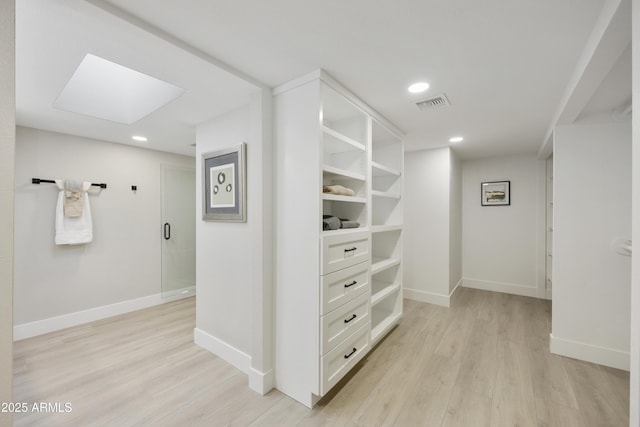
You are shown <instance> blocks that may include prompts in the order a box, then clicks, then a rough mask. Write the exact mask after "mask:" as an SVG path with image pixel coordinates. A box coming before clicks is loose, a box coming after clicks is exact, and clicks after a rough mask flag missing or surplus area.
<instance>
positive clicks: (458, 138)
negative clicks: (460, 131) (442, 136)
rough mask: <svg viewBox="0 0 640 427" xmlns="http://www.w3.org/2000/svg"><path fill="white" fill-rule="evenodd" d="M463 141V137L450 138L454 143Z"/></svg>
mask: <svg viewBox="0 0 640 427" xmlns="http://www.w3.org/2000/svg"><path fill="white" fill-rule="evenodd" d="M462 141H464V138H463V137H461V136H454V137H453V138H449V142H453V143H456V142H462Z"/></svg>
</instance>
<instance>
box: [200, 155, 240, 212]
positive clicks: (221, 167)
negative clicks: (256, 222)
mask: <svg viewBox="0 0 640 427" xmlns="http://www.w3.org/2000/svg"><path fill="white" fill-rule="evenodd" d="M246 146H247V144H245V143H242V144H240V145H236V146H234V147H230V148H226V149H223V150H216V151H210V152H208V153H204V154H203V155H202V193H203V194H202V219H203V220H205V221H227V222H245V221H246V212H247V195H246V186H247V184H246V182H247V180H246V177H247V172H246V151H247V149H246Z"/></svg>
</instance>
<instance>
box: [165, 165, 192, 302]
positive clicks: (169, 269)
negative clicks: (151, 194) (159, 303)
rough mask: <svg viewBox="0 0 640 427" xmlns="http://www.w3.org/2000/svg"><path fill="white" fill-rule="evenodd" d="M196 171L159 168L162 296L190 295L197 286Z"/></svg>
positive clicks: (169, 167)
mask: <svg viewBox="0 0 640 427" xmlns="http://www.w3.org/2000/svg"><path fill="white" fill-rule="evenodd" d="M195 195H196V178H195V169H194V168H186V167H179V166H162V223H161V229H160V233H161V238H162V297H163V298H171V297H179V296H185V297H186V296H189V295H193V294H194V293H195V284H196V221H195V220H196V212H195V210H196V200H195Z"/></svg>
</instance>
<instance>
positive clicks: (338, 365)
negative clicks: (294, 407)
mask: <svg viewBox="0 0 640 427" xmlns="http://www.w3.org/2000/svg"><path fill="white" fill-rule="evenodd" d="M370 328H371V324H370V323H367V324H365V325H364V326H362V328H360V329H359V330H357V331H356V332H355V333H354V334H353V335H351V336H350V337H349V338H347V339H346V340H345V341H344V342H343V343H342V344H340V345H339V346H337V347H336V348H334V349H333V350H331V351H330V352H329V353H327V354H326V355H325V356H322V357H321V369H322V371H321V372H320V375H321V378H322V381H321V384H320V395H321V396H324V395H325V394H326V393H327V392H328V391H329V390H331V387H333V386H334V385H336V383H337V382H338V381H340V379H341V378H342V377H343V376H344V375H345V374H346V373H347V372H349V370H351V368H353V366H354V365H355V364H356V363H358V361H359V360H360V359H362V357H363V356H364V355H365V354H367V352H368V351H369V335H370V331H369V329H370Z"/></svg>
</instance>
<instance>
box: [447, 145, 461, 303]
mask: <svg viewBox="0 0 640 427" xmlns="http://www.w3.org/2000/svg"><path fill="white" fill-rule="evenodd" d="M450 157H451V158H450V161H451V171H450V178H449V293H452V292H454V291H455V289H456V287H457V286H458V285H459V284H460V283H461V281H462V163H461V162H460V160H459V159H458V156H457V155H456V154H455V152H454V151H451V156H450Z"/></svg>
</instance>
